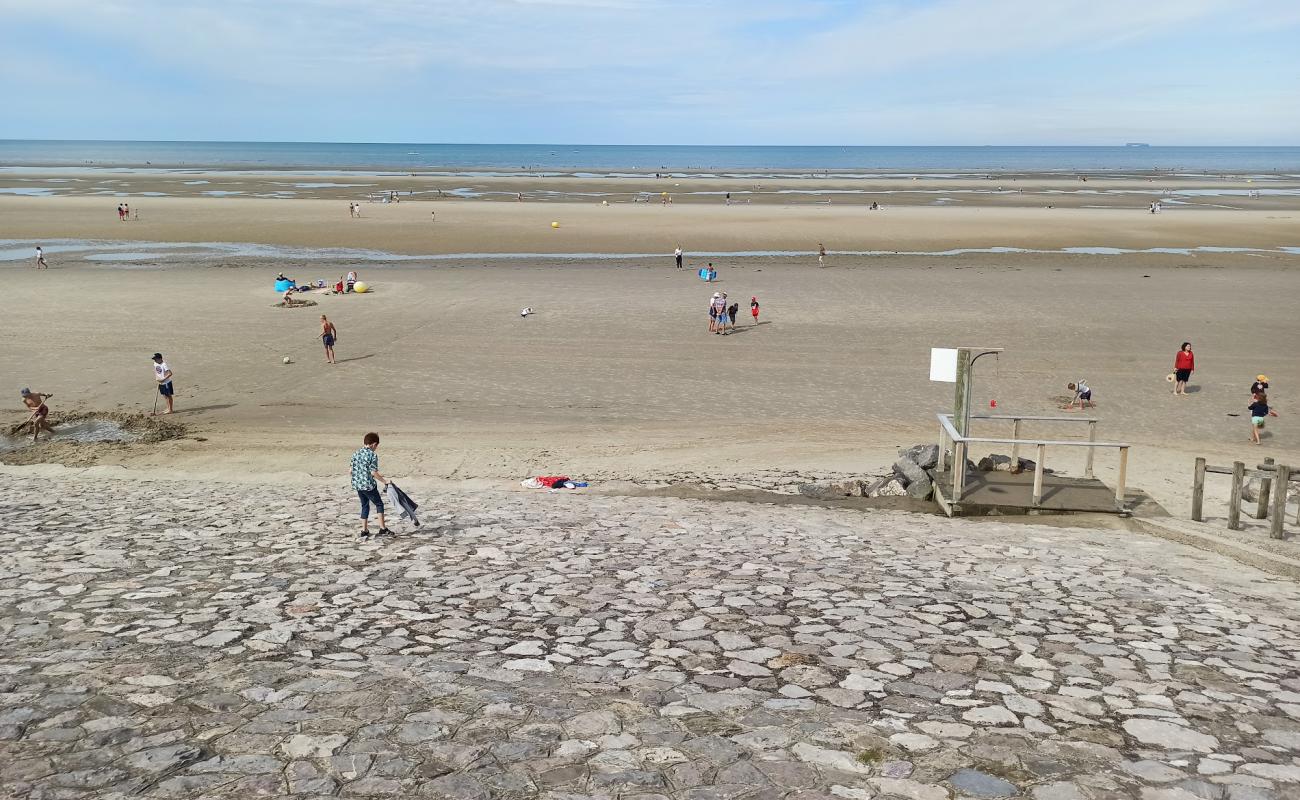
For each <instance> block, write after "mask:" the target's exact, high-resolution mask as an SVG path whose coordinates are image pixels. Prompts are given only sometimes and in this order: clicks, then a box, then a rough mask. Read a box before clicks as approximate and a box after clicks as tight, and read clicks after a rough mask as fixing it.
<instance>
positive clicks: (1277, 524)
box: [1192, 458, 1300, 539]
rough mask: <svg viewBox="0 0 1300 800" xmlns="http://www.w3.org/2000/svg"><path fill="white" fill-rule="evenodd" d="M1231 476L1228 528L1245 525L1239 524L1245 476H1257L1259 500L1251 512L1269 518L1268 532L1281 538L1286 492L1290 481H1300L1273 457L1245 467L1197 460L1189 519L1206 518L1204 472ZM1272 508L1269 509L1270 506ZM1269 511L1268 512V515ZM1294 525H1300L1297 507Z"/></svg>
mask: <svg viewBox="0 0 1300 800" xmlns="http://www.w3.org/2000/svg"><path fill="white" fill-rule="evenodd" d="M1206 473H1212V474H1214V475H1231V476H1232V494H1231V495H1229V497H1228V528H1229V529H1230V530H1234V531H1239V530H1242V529H1244V528H1245V527H1246V526H1244V525H1242V524H1241V501H1242V499H1243V498H1242V490H1243V489H1244V488H1245V483H1246V478H1258V479H1259V499H1258V503H1257V505H1256V507H1255V513H1254V514H1253V515H1252V516H1254V518H1255V519H1269V521H1270V524H1269V528H1268V535H1269V536H1270V537H1272V538H1274V539H1281V538H1283V537H1284V535H1285V534H1284V533H1283V531H1282V523H1283V522H1284V521H1285V518H1286V495H1287V489H1288V487H1289V485H1290V482H1291V481H1300V473H1297V472H1296V471H1295V470H1293V469H1292V468H1291V467H1288V466H1287V465H1286V464H1274V463H1273V459H1271V458H1266V459H1264V463H1263V464H1258V465H1256V468H1255V469H1246V465H1245V464H1244V463H1242V462H1241V461H1234V462H1232V466H1231V467H1212V466H1209V465H1207V464H1206V463H1205V459H1203V458H1198V459H1196V469H1195V472H1194V473H1193V474H1192V520H1194V521H1195V522H1204V521H1205V513H1204V511H1205V475H1206ZM1275 483H1276V484H1277V494H1273V484H1275ZM1270 507H1271V508H1270ZM1270 511H1271V515H1270ZM1295 521H1296V524H1297V525H1300V508H1297V509H1296V520H1295Z"/></svg>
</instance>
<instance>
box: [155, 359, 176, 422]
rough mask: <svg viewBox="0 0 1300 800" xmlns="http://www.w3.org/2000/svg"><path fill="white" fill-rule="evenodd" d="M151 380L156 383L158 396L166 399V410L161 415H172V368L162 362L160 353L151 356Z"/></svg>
mask: <svg viewBox="0 0 1300 800" xmlns="http://www.w3.org/2000/svg"><path fill="white" fill-rule="evenodd" d="M153 379H154V380H155V381H156V382H157V383H158V394H160V395H162V396H163V397H165V398H167V410H166V411H164V412H163V413H164V414H170V413H172V411H174V410H175V409H174V408H173V407H172V404H173V402H174V401H175V394H176V389H175V387H173V386H172V368H171V367H169V366H167V362H166V361H163V357H162V353H154V354H153ZM155 411H156V410H155Z"/></svg>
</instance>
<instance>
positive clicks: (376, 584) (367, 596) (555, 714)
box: [0, 473, 1300, 800]
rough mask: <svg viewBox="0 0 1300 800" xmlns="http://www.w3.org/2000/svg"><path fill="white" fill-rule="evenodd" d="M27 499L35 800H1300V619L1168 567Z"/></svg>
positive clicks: (814, 513)
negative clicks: (364, 537) (373, 533)
mask: <svg viewBox="0 0 1300 800" xmlns="http://www.w3.org/2000/svg"><path fill="white" fill-rule="evenodd" d="M3 480H4V485H5V491H4V492H3V493H2V494H0V534H2V536H0V796H2V797H19V798H92V797H93V798H118V797H133V798H134V797H212V798H246V797H255V796H272V797H274V796H289V795H293V796H301V797H441V798H457V800H485V799H486V798H498V797H499V798H532V797H545V798H553V800H574V799H575V798H583V797H607V798H636V799H637V800H659V798H665V797H671V798H683V799H684V800H733V798H753V800H780V799H782V798H791V800H820V799H821V798H841V799H844V800H868V798H872V797H901V798H915V800H931V799H933V800H940V798H949V797H975V798H986V797H1008V796H1019V795H1023V796H1031V797H1033V798H1037V800H1103V799H1104V798H1127V797H1136V798H1143V800H1193V799H1194V798H1203V799H1205V800H1268V799H1269V798H1276V799H1277V800H1283V799H1284V798H1296V797H1300V623H1297V622H1296V620H1297V618H1300V592H1297V588H1296V585H1295V584H1292V583H1288V582H1286V581H1282V580H1278V579H1274V578H1271V577H1268V576H1265V575H1264V574H1262V573H1257V572H1254V571H1253V570H1251V569H1249V568H1246V567H1241V566H1239V565H1236V564H1234V563H1231V562H1227V561H1223V560H1220V559H1219V558H1218V557H1217V556H1212V555H1208V554H1205V553H1201V552H1199V551H1193V550H1187V549H1183V548H1182V547H1180V546H1178V545H1174V544H1171V543H1169V542H1165V541H1162V540H1157V539H1148V538H1146V537H1143V536H1139V535H1134V534H1129V533H1119V532H1103V531H1085V530H1073V529H1064V528H1050V527H1045V526H1036V525H1025V524H1007V523H995V522H993V523H991V522H972V521H963V520H946V519H940V518H936V517H929V516H919V515H907V514H903V513H895V512H874V513H873V512H867V513H864V512H859V511H830V510H820V509H809V508H782V507H771V506H760V505H740V504H721V503H718V504H710V503H703V502H693V501H685V500H676V499H664V498H634V499H629V498H612V497H595V496H581V495H564V494H532V495H523V494H516V493H485V492H476V493H470V492H464V493H451V494H444V495H440V496H438V497H436V498H433V497H426V498H424V499H425V500H426V501H427V504H426V505H427V510H429V511H430V512H431V513H430V514H429V518H428V519H427V520H426V525H425V527H424V529H423V531H421V532H419V533H416V534H410V535H400V536H398V537H396V538H393V539H389V540H384V541H380V542H376V543H368V544H358V543H357V542H356V541H355V538H354V532H353V528H354V526H355V525H356V522H355V520H354V519H353V518H352V517H351V514H352V513H354V512H353V510H352V507H351V505H350V504H349V503H348V502H347V498H344V497H340V493H339V492H338V491H337V490H335V489H333V488H331V487H329V486H324V485H322V486H321V487H318V488H315V489H312V488H305V489H304V488H294V489H288V488H286V489H275V488H260V487H257V486H247V485H238V486H236V485H219V484H212V483H203V484H200V483H185V482H175V483H160V482H127V481H110V480H102V479H95V480H93V481H91V480H89V479H84V478H80V479H79V478H60V479H47V478H41V479H39V480H37V479H32V478H27V477H15V473H8V474H5V475H3ZM394 527H397V526H394Z"/></svg>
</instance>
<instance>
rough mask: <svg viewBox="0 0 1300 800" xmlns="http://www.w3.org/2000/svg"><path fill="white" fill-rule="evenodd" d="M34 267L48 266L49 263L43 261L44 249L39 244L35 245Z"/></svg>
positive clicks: (47, 267)
mask: <svg viewBox="0 0 1300 800" xmlns="http://www.w3.org/2000/svg"><path fill="white" fill-rule="evenodd" d="M36 268H37V269H49V268H50V265H49V264H46V263H45V251H44V250H42V249H41V246H40V245H39V244H38V245H36Z"/></svg>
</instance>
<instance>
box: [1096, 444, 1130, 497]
mask: <svg viewBox="0 0 1300 800" xmlns="http://www.w3.org/2000/svg"><path fill="white" fill-rule="evenodd" d="M1089 449H1092V448H1089ZM1127 483H1128V448H1127V447H1121V448H1120V449H1119V477H1118V478H1116V479H1115V505H1117V506H1119V507H1120V508H1123V507H1124V499H1125V498H1124V492H1125V487H1126V484H1127Z"/></svg>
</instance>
